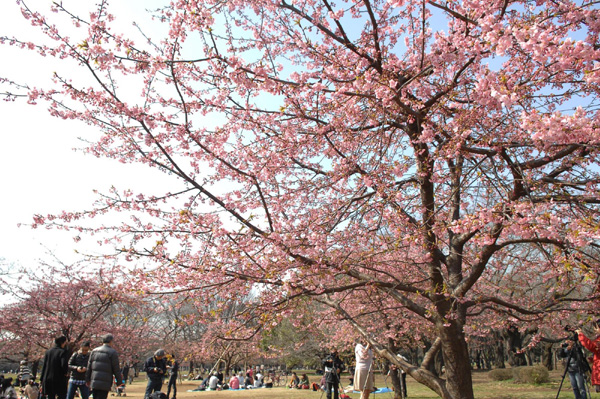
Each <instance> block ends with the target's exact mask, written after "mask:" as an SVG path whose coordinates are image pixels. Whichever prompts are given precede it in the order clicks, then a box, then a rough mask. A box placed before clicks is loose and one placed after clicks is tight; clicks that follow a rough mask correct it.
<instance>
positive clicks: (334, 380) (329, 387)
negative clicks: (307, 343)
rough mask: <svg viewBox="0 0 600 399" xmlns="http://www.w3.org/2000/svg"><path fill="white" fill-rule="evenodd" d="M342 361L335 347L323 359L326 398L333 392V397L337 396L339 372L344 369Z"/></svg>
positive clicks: (329, 397)
mask: <svg viewBox="0 0 600 399" xmlns="http://www.w3.org/2000/svg"><path fill="white" fill-rule="evenodd" d="M344 369H345V367H344V362H342V360H341V359H340V358H339V356H338V351H337V349H333V350H332V351H331V353H330V354H329V355H327V357H326V358H325V360H323V373H324V375H325V393H326V395H327V399H331V393H332V392H333V397H334V399H338V398H339V390H340V374H341V373H342V371H344Z"/></svg>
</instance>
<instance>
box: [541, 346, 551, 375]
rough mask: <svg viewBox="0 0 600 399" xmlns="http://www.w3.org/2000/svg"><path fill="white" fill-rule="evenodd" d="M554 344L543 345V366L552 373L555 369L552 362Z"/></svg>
mask: <svg viewBox="0 0 600 399" xmlns="http://www.w3.org/2000/svg"><path fill="white" fill-rule="evenodd" d="M552 356H553V353H552V344H551V343H549V342H543V343H542V364H543V365H544V367H546V368H547V369H548V370H550V371H552V370H553V369H554V364H553V362H552Z"/></svg>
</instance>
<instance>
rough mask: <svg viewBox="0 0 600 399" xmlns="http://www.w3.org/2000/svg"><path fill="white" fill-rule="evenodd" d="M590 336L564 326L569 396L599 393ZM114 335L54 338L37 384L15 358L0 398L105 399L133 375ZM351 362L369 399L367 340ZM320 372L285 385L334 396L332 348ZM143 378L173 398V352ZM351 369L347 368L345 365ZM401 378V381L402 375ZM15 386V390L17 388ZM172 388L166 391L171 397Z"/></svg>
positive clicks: (234, 381)
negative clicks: (94, 342) (73, 345)
mask: <svg viewBox="0 0 600 399" xmlns="http://www.w3.org/2000/svg"><path fill="white" fill-rule="evenodd" d="M593 328H594V332H595V334H596V337H595V338H593V339H592V338H589V337H587V336H586V335H585V334H584V333H583V331H582V330H581V329H573V330H570V331H571V332H572V333H573V334H572V335H571V337H570V338H569V339H567V340H566V341H565V343H564V344H563V346H562V348H561V350H560V351H559V356H560V357H563V358H565V359H567V360H566V368H565V375H566V374H567V373H568V374H569V379H570V382H571V386H572V388H573V392H574V394H575V399H590V395H589V392H588V391H586V375H587V374H588V373H590V374H591V384H592V386H593V387H594V390H595V391H596V392H600V319H598V320H596V321H595V322H594V323H593ZM113 340H114V337H113V336H112V335H111V334H106V335H104V336H103V337H102V345H100V346H98V347H96V348H94V349H93V350H92V349H91V342H89V341H85V342H83V343H82V344H81V345H80V347H79V348H78V350H77V351H75V352H74V353H73V354H72V355H70V356H69V355H68V353H69V352H68V351H67V349H66V347H67V339H66V337H64V336H61V337H58V338H56V339H55V341H54V344H55V345H54V347H52V348H50V349H49V350H48V351H46V353H45V355H44V360H43V367H42V371H41V378H40V384H38V383H37V382H36V381H35V375H33V374H32V373H31V371H30V370H29V368H28V367H27V362H26V361H22V362H21V363H20V366H19V369H18V373H17V378H16V381H15V383H14V384H13V378H10V377H9V378H4V376H2V375H0V398H1V399H19V397H22V398H24V399H40V398H42V397H43V398H44V399H74V398H75V396H76V395H78V396H79V397H80V398H81V399H88V398H89V397H90V394H91V395H93V397H94V399H107V397H108V393H109V392H110V391H111V389H112V388H113V387H116V394H119V393H120V392H121V393H123V392H124V386H125V382H126V381H127V380H128V378H129V382H130V383H131V379H132V377H133V372H131V373H130V369H129V366H128V365H125V366H124V367H123V368H120V367H119V365H120V363H119V357H118V354H117V351H116V350H115V349H114V348H113V347H112V346H113ZM583 348H586V349H587V350H589V351H590V352H591V353H592V354H593V359H592V365H591V366H590V365H589V363H588V362H587V359H586V358H585V355H584V353H583ZM354 355H355V367H354V370H353V372H352V376H353V377H352V378H351V384H350V386H349V387H347V388H346V389H347V390H351V391H358V392H360V393H361V396H360V398H361V399H369V396H370V394H371V393H372V392H373V391H374V390H375V386H374V369H373V362H374V353H373V349H372V348H371V344H370V343H369V342H366V341H363V342H359V343H357V344H356V346H355V348H354ZM322 366H323V374H322V378H321V380H320V382H319V383H318V384H317V383H313V384H311V383H310V380H309V378H308V376H307V374H302V375H301V376H300V377H299V376H298V375H297V373H295V372H293V373H291V376H290V378H289V382H287V384H286V385H287V387H288V388H292V389H312V390H315V391H316V390H322V391H324V393H325V394H326V397H327V399H340V398H343V397H344V396H343V395H344V394H343V393H340V392H341V391H342V390H341V389H340V385H341V380H340V377H341V374H342V372H343V371H344V370H345V369H346V367H345V365H344V362H343V361H342V360H341V359H340V357H339V354H338V351H337V350H336V349H333V350H332V351H331V352H330V353H329V354H328V355H327V356H326V357H325V358H324V359H323V361H322ZM143 371H145V372H146V375H147V378H148V383H147V386H146V390H145V395H144V399H154V398H155V397H156V396H155V395H154V394H155V393H160V394H161V395H162V396H161V398H162V397H164V398H163V399H176V396H177V384H176V382H177V378H178V373H179V361H178V359H177V356H176V355H175V354H170V358H169V359H168V360H167V354H166V352H165V351H164V350H163V349H158V350H156V351H155V352H154V354H153V356H151V357H149V358H148V359H147V360H146V362H145V363H144V366H143ZM351 371H352V370H351ZM167 374H169V379H168V382H167V394H166V395H165V394H163V393H162V392H161V390H162V386H163V382H164V380H165V377H166V376H167ZM198 379H200V380H201V381H202V382H201V384H200V386H199V387H198V389H197V390H225V389H232V390H237V389H256V388H272V387H273V386H275V385H277V386H278V385H279V380H280V375H279V374H278V373H276V372H275V371H274V370H265V369H264V366H261V367H259V366H256V367H249V368H248V369H247V370H245V371H243V370H241V369H240V370H235V371H234V373H233V374H232V375H231V376H224V375H223V373H222V372H221V371H219V370H216V371H211V372H210V373H209V374H208V376H207V377H206V378H202V377H201V376H198ZM404 381H405V380H404ZM17 389H19V390H20V394H21V395H19V393H18V392H17ZM402 390H403V392H402V394H403V397H406V384H405V382H403V387H402ZM171 393H172V396H171Z"/></svg>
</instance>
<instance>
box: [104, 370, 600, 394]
mask: <svg viewBox="0 0 600 399" xmlns="http://www.w3.org/2000/svg"><path fill="white" fill-rule="evenodd" d="M309 377H310V382H311V383H312V382H318V381H319V380H320V377H319V376H316V375H314V374H312V375H311V374H309ZM561 377H562V373H561V372H559V371H553V372H551V373H550V382H549V383H547V384H541V385H532V384H517V383H514V382H511V381H501V382H498V381H492V380H491V379H490V378H488V375H487V372H474V373H473V387H474V390H475V398H477V399H554V398H556V393H557V391H558V387H559V384H560V380H561ZM342 382H343V383H344V384H347V382H348V379H347V376H343V380H342ZM199 383H200V381H186V380H184V381H182V382H181V383H178V385H177V399H229V398H232V399H237V398H239V399H247V398H252V399H262V398H265V399H275V398H277V399H309V398H311V399H323V398H325V395H323V394H322V392H313V391H309V390H297V389H287V388H284V387H275V388H271V389H253V390H244V391H217V392H206V391H204V392H202V391H200V392H198V391H196V392H189V391H190V390H192V389H194V388H196V387H197V386H198V385H199ZM386 383H387V386H389V387H391V382H390V381H389V380H387V381H386V380H385V379H384V376H381V375H377V376H376V380H375V386H377V387H385V386H386ZM145 387H146V379H145V377H144V375H143V374H142V375H140V377H138V378H136V379H135V380H134V381H133V384H131V385H127V387H126V395H127V398H126V399H143V396H144V390H145ZM407 387H408V398H409V399H417V398H418V399H437V398H438V397H437V396H436V395H435V394H434V393H433V392H432V391H430V390H429V389H428V388H426V387H424V386H422V385H420V384H418V383H417V382H415V381H414V380H412V379H411V378H410V377H409V378H408V379H407ZM163 392H166V385H163ZM349 395H350V397H351V398H353V399H358V398H359V397H360V395H359V394H353V393H351V394H349ZM112 398H113V396H109V399H112ZM391 398H393V395H392V394H391V393H382V394H377V395H371V399H391ZM559 398H560V399H571V398H574V396H573V391H572V390H571V386H570V384H569V378H568V377H567V378H566V379H565V382H564V385H563V387H562V390H561V394H560V396H559ZM114 399H116V397H114ZM591 399H600V393H592V397H591Z"/></svg>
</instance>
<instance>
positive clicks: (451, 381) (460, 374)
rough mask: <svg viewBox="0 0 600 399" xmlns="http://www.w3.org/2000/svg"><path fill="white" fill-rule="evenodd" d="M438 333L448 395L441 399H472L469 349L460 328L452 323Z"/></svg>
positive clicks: (457, 324)
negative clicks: (440, 340)
mask: <svg viewBox="0 0 600 399" xmlns="http://www.w3.org/2000/svg"><path fill="white" fill-rule="evenodd" d="M440 333H441V334H440V338H441V339H442V355H443V356H444V367H445V370H446V372H445V376H444V377H445V379H446V390H447V395H448V396H447V397H446V396H442V398H443V399H474V395H473V379H472V377H471V362H470V361H469V348H468V346H467V342H466V340H465V337H464V334H463V332H462V326H461V325H460V323H457V322H456V321H454V322H451V323H450V325H448V326H444V327H442V328H441V331H440Z"/></svg>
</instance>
